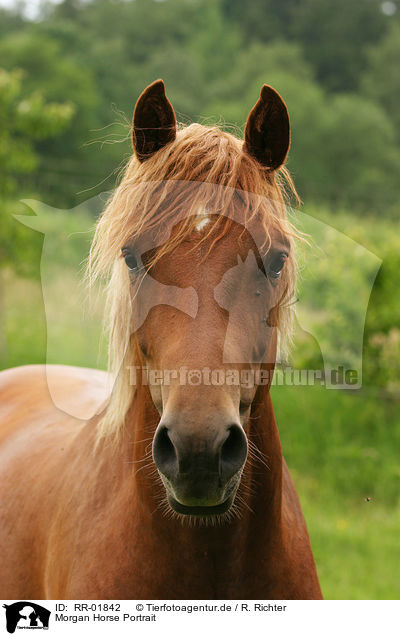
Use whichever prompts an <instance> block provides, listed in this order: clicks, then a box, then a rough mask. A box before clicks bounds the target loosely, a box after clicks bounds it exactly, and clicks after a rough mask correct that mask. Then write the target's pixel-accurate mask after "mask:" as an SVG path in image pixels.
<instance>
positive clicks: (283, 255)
mask: <svg viewBox="0 0 400 636" xmlns="http://www.w3.org/2000/svg"><path fill="white" fill-rule="evenodd" d="M289 134H290V133H289V119H288V115H287V110H286V106H285V104H284V103H283V101H282V99H281V98H280V96H279V95H278V94H277V93H276V92H275V91H274V90H273V89H272V88H270V87H268V86H264V87H263V89H262V91H261V95H260V98H259V100H258V102H257V104H256V105H255V107H254V108H253V110H252V111H251V113H250V115H249V117H248V121H247V124H246V129H245V140H244V143H243V142H240V141H239V140H238V139H236V138H235V137H234V136H232V135H231V134H228V133H226V132H224V131H222V130H220V129H219V128H217V127H211V128H207V127H204V126H200V125H198V124H193V125H191V126H188V127H186V128H181V129H179V130H178V129H177V125H176V120H175V114H174V111H173V109H172V106H171V104H170V102H169V101H168V99H167V97H166V95H165V91H164V85H163V83H162V81H157V82H155V83H154V84H152V85H151V86H149V87H148V88H147V89H146V90H145V91H144V93H143V94H142V95H141V97H140V98H139V101H138V103H137V105H136V108H135V113H134V121H133V144H134V150H135V154H134V156H132V158H131V160H130V161H129V163H128V166H127V168H126V171H125V174H124V176H123V178H122V180H121V183H120V185H119V187H118V188H117V190H116V192H115V194H114V195H113V197H112V199H111V200H110V202H109V204H108V206H107V208H106V210H105V211H104V213H103V215H102V217H101V218H100V221H99V223H98V226H97V231H96V236H95V240H94V245H93V247H92V253H91V258H90V265H89V271H90V275H91V276H92V277H95V276H97V275H100V274H104V273H106V274H107V273H110V272H111V278H110V282H109V301H110V309H109V311H110V359H111V371H112V372H113V373H114V377H115V383H114V386H113V390H112V393H111V397H110V399H109V400H108V402H107V404H106V406H105V407H104V409H103V411H102V412H101V415H96V416H94V417H92V418H91V419H89V420H88V421H86V422H83V421H82V420H80V419H77V418H75V417H72V416H71V415H68V414H67V413H66V412H62V411H60V410H59V409H57V408H56V407H55V406H54V404H53V402H52V400H51V398H50V395H49V391H48V382H49V380H50V381H51V384H52V387H54V386H56V387H57V390H58V394H59V395H62V396H63V398H64V404H65V405H66V408H65V409H64V411H68V405H71V407H72V406H73V408H74V413H76V409H77V407H81V409H82V413H83V412H87V409H88V408H90V407H93V409H94V412H95V409H96V408H97V407H98V406H99V401H101V399H105V397H106V394H105V389H104V391H102V390H101V391H100V395H99V385H102V384H103V385H104V387H105V384H106V377H107V374H106V373H103V372H99V371H94V370H89V369H77V368H72V367H62V366H54V367H51V366H49V367H47V368H46V367H44V366H37V367H35V366H32V367H23V368H19V369H12V370H9V371H5V372H3V373H2V374H1V382H0V395H1V401H0V416H1V428H0V441H1V448H0V501H1V515H0V542H1V544H0V549H1V554H2V567H1V574H0V577H1V583H0V596H2V597H3V598H9V599H28V598H36V599H41V598H42V599H45V598H48V599H57V598H63V599H68V598H73V599H79V598H85V599H86V598H88V599H109V598H110V599H133V598H136V599H187V598H191V599H241V598H246V599H260V598H266V599H317V598H321V590H320V586H319V583H318V578H317V573H316V568H315V564H314V560H313V556H312V552H311V546H310V541H309V537H308V533H307V529H306V525H305V522H304V518H303V515H302V512H301V508H300V504H299V500H298V497H297V494H296V491H295V488H294V486H293V483H292V481H291V478H290V475H289V472H288V469H287V467H286V464H285V462H284V460H283V458H282V452H281V445H280V440H279V435H278V429H277V426H276V422H275V418H274V413H273V408H272V403H271V398H270V392H269V389H270V383H271V379H272V372H273V367H274V362H275V358H276V355H277V347H278V332H279V340H280V344H279V346H284V341H285V338H286V337H287V335H288V332H289V329H290V315H291V312H292V308H291V298H292V296H293V292H294V282H295V264H294V255H293V237H294V236H295V235H296V232H295V231H294V229H293V227H292V226H291V225H290V224H289V223H288V221H287V219H286V212H285V205H284V201H283V197H282V192H281V188H282V186H281V185H280V183H281V182H282V179H283V178H284V177H285V176H286V177H288V173H287V172H286V170H285V168H283V164H284V161H285V159H286V155H287V152H288V148H289ZM286 181H287V182H288V179H286ZM289 183H290V181H289Z"/></svg>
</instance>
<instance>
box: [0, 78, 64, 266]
mask: <svg viewBox="0 0 400 636" xmlns="http://www.w3.org/2000/svg"><path fill="white" fill-rule="evenodd" d="M22 83H23V73H22V72H21V71H13V72H11V73H8V72H7V71H5V70H4V69H0V172H1V174H2V179H1V182H0V221H1V235H0V266H1V267H4V266H5V265H7V264H12V265H13V267H14V268H15V269H17V270H18V271H25V267H26V264H27V271H29V265H30V264H31V263H32V260H31V258H28V256H29V253H30V252H32V245H31V244H30V243H29V240H25V239H26V238H27V233H26V231H25V230H24V229H21V228H20V227H18V223H16V221H15V220H14V219H13V218H12V216H11V209H12V205H11V203H10V197H11V195H12V194H13V193H14V191H15V190H16V188H17V179H16V178H17V177H18V175H21V174H25V173H30V172H33V171H34V170H35V168H37V166H38V163H39V157H38V155H37V154H36V152H35V150H34V147H33V142H34V140H38V139H44V138H46V137H51V136H55V135H57V134H59V133H60V131H62V130H63V129H64V128H65V127H66V126H67V125H68V122H69V120H70V118H71V116H72V114H73V111H74V108H73V106H72V105H71V104H68V103H65V104H56V103H52V102H46V101H45V100H44V97H43V95H42V93H40V92H39V91H35V92H32V93H30V94H29V93H27V94H25V95H23V91H22ZM28 236H29V235H28ZM34 243H35V242H34ZM36 247H38V243H37V242H36ZM33 253H35V250H34V252H33ZM31 256H32V253H31ZM21 263H22V264H23V265H22V266H21V265H20V264H21Z"/></svg>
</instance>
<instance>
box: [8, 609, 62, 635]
mask: <svg viewBox="0 0 400 636" xmlns="http://www.w3.org/2000/svg"><path fill="white" fill-rule="evenodd" d="M3 607H4V608H5V610H6V621H7V624H6V626H7V631H8V633H9V634H14V632H15V630H16V629H48V628H49V618H50V614H51V612H50V611H49V610H48V609H46V608H45V607H42V606H41V605H37V603H32V602H31V601H18V602H17V603H12V604H11V605H3Z"/></svg>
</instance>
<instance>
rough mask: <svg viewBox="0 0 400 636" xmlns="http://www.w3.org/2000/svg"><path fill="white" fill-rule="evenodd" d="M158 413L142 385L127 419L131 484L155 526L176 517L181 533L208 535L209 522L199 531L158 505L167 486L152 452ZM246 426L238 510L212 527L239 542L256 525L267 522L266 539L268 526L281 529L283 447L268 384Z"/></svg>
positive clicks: (259, 390) (265, 524)
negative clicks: (246, 450) (227, 520)
mask: <svg viewBox="0 0 400 636" xmlns="http://www.w3.org/2000/svg"><path fill="white" fill-rule="evenodd" d="M159 417H160V416H159V413H158V412H157V410H156V409H155V407H154V405H153V402H152V400H151V397H150V393H149V390H148V388H147V387H146V386H139V387H138V388H137V392H136V395H135V398H134V401H133V403H132V406H131V408H130V410H129V412H128V414H127V419H126V435H125V438H126V440H127V443H128V445H129V448H130V449H131V450H127V449H125V453H129V454H130V455H131V457H132V460H131V461H132V466H133V482H134V484H132V487H134V488H136V491H137V496H138V498H139V499H140V501H141V502H142V505H141V511H142V513H143V514H144V516H146V513H147V516H148V515H150V516H151V518H152V520H151V523H152V526H153V527H154V524H155V523H158V524H159V525H160V527H162V526H170V524H171V522H172V523H174V524H176V525H177V531H179V533H180V534H188V535H190V536H191V537H192V538H193V539H194V540H195V539H196V536H197V537H198V538H199V540H204V532H203V531H205V532H206V533H207V532H208V529H207V528H202V527H201V528H198V530H199V532H196V531H195V530H196V529H195V528H193V527H191V526H190V525H189V524H181V522H180V521H179V520H176V519H172V520H171V518H169V515H168V514H167V515H166V516H164V515H165V507H163V504H161V505H160V502H162V501H164V500H165V493H164V487H163V486H162V484H161V480H160V479H159V478H158V477H157V475H156V473H155V468H154V464H153V462H152V457H151V441H152V436H153V435H154V431H155V430H156V427H157V424H158V421H159ZM247 427H248V430H247V431H246V432H247V436H248V439H249V442H250V451H249V459H248V461H247V463H246V466H245V469H244V473H243V477H242V483H241V485H240V487H239V492H238V498H237V499H238V508H239V510H240V512H239V516H238V517H237V518H234V519H233V520H232V521H231V522H230V523H228V524H221V525H220V526H218V527H215V528H212V529H211V531H212V532H213V533H214V534H215V533H216V532H218V534H219V536H220V537H221V539H222V541H223V542H226V541H227V540H228V541H229V543H231V542H232V541H235V542H237V533H239V534H240V535H242V537H243V538H245V537H248V535H249V533H250V532H251V530H252V526H253V525H254V526H255V525H256V526H257V528H260V527H262V526H263V527H264V530H263V536H264V540H265V528H269V531H270V533H271V535H272V534H274V533H275V534H276V533H279V532H280V522H281V502H282V451H281V445H280V440H279V434H278V429H277V425H276V420H275V416H274V412H273V407H272V401H271V397H270V394H269V386H261V387H259V389H258V391H257V394H256V398H255V400H254V403H253V407H252V412H251V416H250V419H249V422H248V425H247ZM132 449H133V450H132ZM260 522H261V525H260Z"/></svg>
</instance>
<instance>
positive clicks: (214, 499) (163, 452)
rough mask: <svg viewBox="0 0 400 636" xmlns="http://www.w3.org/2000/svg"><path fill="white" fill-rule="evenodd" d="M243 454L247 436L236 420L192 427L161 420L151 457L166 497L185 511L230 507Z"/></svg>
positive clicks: (207, 511)
mask: <svg viewBox="0 0 400 636" xmlns="http://www.w3.org/2000/svg"><path fill="white" fill-rule="evenodd" d="M246 458H247V438H246V435H245V433H244V431H243V429H242V427H241V426H240V425H239V424H237V423H230V424H228V425H226V426H223V427H219V428H218V429H215V428H211V429H210V428H208V430H206V431H200V432H196V431H193V430H192V431H185V429H184V427H183V426H181V427H178V426H174V425H173V424H170V423H167V422H163V421H161V422H160V424H159V426H158V428H157V431H156V433H155V436H154V440H153V459H154V463H155V465H156V467H157V469H158V472H159V474H160V476H161V479H162V482H163V484H164V486H165V489H166V492H167V499H168V503H169V505H170V506H171V508H172V509H173V510H174V511H175V512H177V513H179V514H184V515H201V516H209V515H216V514H223V513H224V512H226V511H227V510H229V508H230V507H231V505H232V503H233V501H234V498H235V494H236V491H237V488H238V486H239V483H240V478H241V474H242V471H243V466H244V464H245V461H246Z"/></svg>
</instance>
